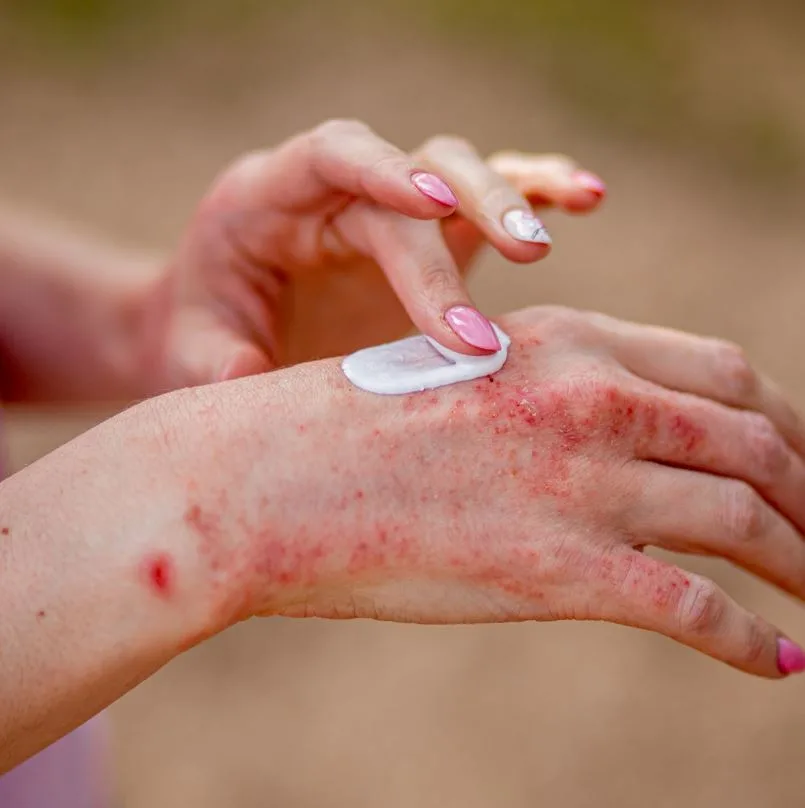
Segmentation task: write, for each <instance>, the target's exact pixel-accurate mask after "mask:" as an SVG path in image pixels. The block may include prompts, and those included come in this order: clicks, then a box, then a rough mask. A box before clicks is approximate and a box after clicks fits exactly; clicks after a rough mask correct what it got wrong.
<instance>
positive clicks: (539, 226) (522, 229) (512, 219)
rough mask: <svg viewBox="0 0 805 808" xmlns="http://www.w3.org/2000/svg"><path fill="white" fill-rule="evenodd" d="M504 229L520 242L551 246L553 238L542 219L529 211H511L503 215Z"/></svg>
mask: <svg viewBox="0 0 805 808" xmlns="http://www.w3.org/2000/svg"><path fill="white" fill-rule="evenodd" d="M502 221H503V229H504V230H505V231H506V232H507V233H508V234H509V235H510V236H511V237H512V238H516V239H517V240H518V241H528V242H530V243H531V244H550V243H551V237H550V236H549V235H548V231H547V230H546V229H545V225H544V224H543V223H542V221H541V220H540V219H538V218H537V217H536V216H534V214H533V213H530V212H529V211H527V210H510V211H509V212H508V213H504V214H503V219H502Z"/></svg>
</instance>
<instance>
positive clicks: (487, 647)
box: [0, 0, 805, 808]
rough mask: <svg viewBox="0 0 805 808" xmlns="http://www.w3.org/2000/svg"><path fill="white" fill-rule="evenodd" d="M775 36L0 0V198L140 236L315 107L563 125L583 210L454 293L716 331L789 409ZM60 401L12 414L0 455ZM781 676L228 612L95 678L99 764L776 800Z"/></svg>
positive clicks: (583, 794)
mask: <svg viewBox="0 0 805 808" xmlns="http://www.w3.org/2000/svg"><path fill="white" fill-rule="evenodd" d="M804 33H805V4H803V3H802V2H801V0H790V2H786V1H785V0H766V2H765V3H763V4H758V3H756V2H753V3H750V2H745V1H744V0H723V1H722V2H717V1H716V0H687V1H686V0H677V2H674V3H670V2H666V3H660V2H646V1H645V0H643V1H642V2H641V0H510V2H508V3H505V4H504V3H500V2H498V0H462V1H461V2H459V0H409V2H402V0H400V1H399V2H383V0H375V1H374V2H370V0H366V2H361V0H344V2H340V1H339V0H331V2H329V3H324V2H314V0H297V1H296V2H294V0H284V1H283V2H270V0H262V2H261V1H260V0H251V1H249V0H218V2H213V0H173V1H172V2H170V1H169V0H116V1H115V0H29V1H28V2H26V1H25V0H16V1H15V0H0V195H2V196H3V197H5V198H7V199H8V200H11V201H18V202H19V203H20V204H24V205H25V206H27V207H32V208H34V209H41V210H42V211H44V212H46V213H52V214H56V215H58V216H61V217H63V218H66V219H68V220H73V221H76V222H79V223H82V224H89V225H91V226H94V227H96V228H97V229H100V230H102V231H106V232H108V233H110V234H112V235H114V236H116V237H117V238H119V239H120V241H121V242H125V243H130V244H133V245H142V246H152V247H157V248H164V249H165V250H168V249H170V247H171V245H172V244H173V243H174V242H175V240H176V238H177V236H178V233H179V231H180V229H181V227H182V226H183V223H184V221H185V220H186V218H187V217H188V215H189V213H190V212H191V210H192V208H193V206H194V204H195V202H196V200H197V199H198V197H199V196H200V194H201V193H202V192H203V190H204V189H205V187H206V186H207V185H208V184H209V182H210V181H211V179H212V177H213V175H214V174H215V173H217V171H218V170H219V169H220V168H221V167H222V166H223V165H224V164H225V163H227V162H228V161H230V160H231V159H232V158H233V157H234V156H235V155H237V154H238V153H239V152H241V151H243V150H245V149H251V148H254V147H256V146H260V145H264V144H273V143H276V142H277V141H279V140H280V139H282V138H285V137H286V136H288V135H291V134H293V133H295V132H297V131H299V130H300V129H302V128H305V127H309V126H311V125H313V124H315V123H317V122H319V121H322V120H324V119H326V118H328V117H357V118H361V119H364V120H366V121H367V122H369V123H370V124H371V125H372V126H374V127H375V128H376V129H377V130H378V131H379V132H380V133H381V134H382V135H384V136H386V137H387V138H389V139H391V140H393V141H395V142H396V143H398V144H400V145H402V146H404V147H410V148H413V147H414V146H415V145H416V144H417V143H418V142H419V141H421V140H422V139H424V138H425V137H427V136H428V135H430V134H433V133H436V132H453V133H459V134H462V135H464V136H466V137H468V138H470V139H472V140H473V141H474V142H475V143H476V145H477V146H478V148H479V149H480V150H482V151H492V150H496V149H500V148H518V149H524V150H530V151H563V152H567V153H570V154H572V155H573V156H574V157H576V158H577V159H579V161H581V162H582V163H583V164H584V165H585V166H587V167H589V168H590V169H592V170H594V171H596V172H598V173H600V174H601V175H602V176H603V177H604V178H605V179H606V180H607V182H608V184H609V188H610V199H609V201H608V203H607V205H606V206H605V209H604V210H603V212H602V213H601V214H600V215H596V216H594V217H592V218H590V219H588V220H585V219H578V218H577V219H569V218H560V217H553V216H550V215H548V216H547V217H546V218H547V220H548V224H549V227H550V228H551V232H552V234H553V236H554V242H555V248H554V251H553V254H552V256H551V258H550V259H549V260H548V261H546V262H544V263H543V264H540V265H539V266H537V267H535V268H527V269H524V268H522V267H511V266H507V265H505V264H504V263H503V262H502V261H501V260H500V259H498V258H497V257H495V256H493V255H487V256H485V258H484V259H483V260H482V262H481V266H480V271H479V273H478V275H477V278H476V280H475V291H476V294H477V298H478V300H479V301H480V303H481V304H482V306H483V307H484V308H485V309H486V310H487V311H488V312H489V313H491V314H496V313H500V312H503V311H505V310H508V309H511V308H518V307H521V306H523V305H526V304H531V303H540V302H560V303H565V304H568V305H571V306H578V307H586V308H592V309H597V310H601V311H605V312H607V313H610V314H613V315H616V316H620V317H626V318H630V319H635V320H640V321H650V322H657V323H662V324H665V325H671V326H674V327H678V328H684V329H687V330H692V331H696V332H701V333H706V334H714V335H719V336H722V337H727V338H730V339H733V340H737V341H738V342H740V343H742V344H744V345H745V346H746V347H747V349H748V351H749V353H750V355H751V356H752V357H753V358H754V359H755V361H756V363H757V365H758V366H759V367H761V368H762V369H763V370H765V371H766V372H768V373H769V374H771V375H772V376H774V377H775V378H776V379H778V380H779V381H780V382H781V383H782V384H783V385H784V386H786V387H787V388H788V389H789V390H790V392H791V394H792V396H793V397H794V399H795V400H796V401H797V402H798V403H799V404H800V405H802V406H804V407H805V368H804V367H803V364H802V361H801V355H802V354H801V350H802V345H803V339H804V338H805V320H804V319H803V316H802V308H803V305H805V267H803V258H802V256H803V253H804V252H805V230H804V229H803V220H804V217H805V190H804V189H805V95H804V94H803V82H804V81H805V49H803V48H802V40H803V34H804ZM0 294H2V290H0ZM88 421H89V419H88V418H87V417H86V416H76V415H75V414H72V415H69V414H65V415H59V416H58V417H56V416H54V415H52V414H50V415H43V414H41V413H18V414H17V415H16V416H15V418H14V423H13V432H12V451H13V457H14V461H15V462H16V464H17V465H20V464H23V463H27V462H30V461H31V460H33V459H34V458H36V457H37V456H38V455H40V454H42V453H44V452H46V451H48V450H49V449H51V448H52V447H54V446H55V445H57V444H58V443H59V442H61V441H64V440H66V439H68V438H69V437H70V436H71V435H72V434H74V433H76V432H77V431H79V430H81V429H83V428H84V427H85V426H86V425H87V423H88ZM686 562H687V560H686ZM690 566H692V567H694V568H696V569H699V570H703V571H705V572H706V573H707V574H709V575H712V576H713V577H714V578H715V579H716V580H717V581H718V582H719V583H721V584H722V585H723V586H725V587H726V588H727V589H728V590H729V591H730V592H731V593H732V594H733V595H734V596H735V597H736V598H738V599H739V600H740V601H742V602H743V603H744V604H745V605H746V606H747V607H749V608H750V609H753V610H757V611H759V612H761V613H762V614H764V615H765V616H766V617H768V618H769V619H770V620H772V621H774V622H776V623H777V624H778V625H780V626H781V627H782V628H783V629H784V630H786V631H788V632H789V633H790V634H791V635H792V636H793V637H794V638H798V639H799V640H805V610H803V609H802V608H801V607H797V606H795V605H794V604H792V603H791V602H789V601H787V600H786V599H785V598H783V597H782V596H780V595H777V594H776V593H774V592H772V591H771V590H769V589H768V588H766V587H763V586H761V585H759V584H758V583H756V582H754V581H753V580H751V579H750V578H749V577H747V576H744V575H743V574H740V573H738V572H736V571H734V570H731V569H729V568H728V567H726V566H725V565H721V564H715V563H712V564H710V563H708V562H698V561H694V562H690ZM803 688H805V682H803V681H797V680H796V678H794V679H792V680H790V681H786V682H772V683H769V682H765V681H760V680H755V679H752V678H750V677H748V676H745V675H743V674H740V673H737V672H735V671H732V670H730V669H727V668H726V667H722V666H720V665H717V664H716V663H714V662H711V661H709V660H708V659H706V658H704V657H701V656H698V655H696V654H694V653H693V652H690V651H688V650H686V649H684V648H681V647H678V646H676V645H673V644H672V643H670V642H669V641H666V640H664V639H662V638H659V637H655V636H653V635H648V634H643V633H640V632H637V631H629V630H625V629H620V628H617V627H612V626H606V625H595V624H589V625H588V624H551V625H525V626H513V627H494V628H484V627H480V628H444V629H443V628H421V627H404V626H393V625H374V624H371V623H352V624H343V625H339V624H334V623H333V624H327V623H316V622H313V621H310V622H307V621H305V622H293V621H285V620H264V621H262V622H256V621H254V622H252V623H251V624H247V625H243V626H240V627H238V628H237V629H235V630H232V631H230V632H229V633H227V634H226V635H224V636H221V637H219V638H217V639H216V640H214V641H212V642H210V643H207V644H206V645H204V646H203V647H201V648H198V649H195V650H194V651H192V652H190V653H188V654H186V655H185V656H184V657H182V658H181V659H179V660H177V661H176V662H175V663H173V664H171V665H170V666H168V667H167V668H166V669H165V670H163V671H162V672H161V673H160V674H158V675H157V676H155V677H154V678H153V679H152V680H150V681H149V682H147V683H146V684H144V685H143V686H141V687H140V688H138V689H137V690H136V691H135V692H134V693H132V694H130V695H129V696H127V697H126V698H124V699H123V700H122V701H121V702H120V703H119V704H117V705H115V707H114V708H113V709H112V710H111V715H112V720H113V724H114V725H113V729H114V753H115V766H116V777H117V781H118V784H119V793H120V798H121V805H123V806H126V808H162V807H163V806H165V808H167V807H168V806H170V807H171V808H175V806H193V807H194V808H207V807H208V806H209V808H212V807H213V806H216V807H217V806H228V808H252V807H253V806H254V807H255V808H257V806H282V807H283V808H314V806H315V808H331V807H333V808H335V806H379V805H382V806H384V807H385V808H397V807H398V806H399V808H403V806H405V808H410V807H411V806H422V807H423V808H430V807H431V806H434V807H435V806H439V807H440V808H441V807H442V806H444V807H445V808H449V807H451V806H461V808H476V806H477V807H478V808H480V807H481V806H485V807H486V806H510V807H511V808H521V807H522V808H526V806H529V807H531V806H537V805H539V806H560V807H561V808H588V807H589V808H609V806H612V807H613V808H616V807H617V808H629V807H630V806H635V807H637V806H643V805H652V806H654V807H655V808H665V807H666V806H667V807H668V808H670V807H671V806H674V807H676V806H687V807H688V808H699V806H701V808H704V807H705V806H707V808H712V806H730V808H749V807H750V806H751V807H752V808H757V807H758V806H763V807H764V808H774V807H775V806H781V807H782V806H786V808H790V807H791V806H794V805H804V804H805V768H804V767H803V765H802V759H803V755H804V754H805V698H803V696H805V689H803Z"/></svg>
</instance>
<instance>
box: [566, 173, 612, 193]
mask: <svg viewBox="0 0 805 808" xmlns="http://www.w3.org/2000/svg"><path fill="white" fill-rule="evenodd" d="M573 179H574V181H575V182H576V184H577V185H580V186H581V187H582V188H584V190H585V191H592V192H593V193H594V194H595V195H596V196H604V194H605V193H606V192H607V186H606V185H604V181H603V180H602V179H601V178H600V177H597V176H596V175H595V174H593V173H591V172H590V171H577V172H576V173H575V174H574V175H573Z"/></svg>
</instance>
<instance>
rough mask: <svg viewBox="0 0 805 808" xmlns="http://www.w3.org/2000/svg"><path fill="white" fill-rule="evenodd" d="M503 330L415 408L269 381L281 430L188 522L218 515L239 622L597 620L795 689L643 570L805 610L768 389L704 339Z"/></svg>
mask: <svg viewBox="0 0 805 808" xmlns="http://www.w3.org/2000/svg"><path fill="white" fill-rule="evenodd" d="M501 325H502V327H503V328H504V330H505V331H507V332H508V333H509V335H510V336H511V337H512V340H513V344H512V348H511V349H510V355H509V360H508V362H507V364H506V366H505V367H504V369H503V370H502V371H501V372H500V373H499V374H497V375H496V376H495V377H494V378H483V379H481V380H479V381H475V382H471V383H464V384H456V385H454V386H449V387H442V388H440V389H437V390H435V391H432V392H425V393H420V394H414V395H411V396H401V397H384V396H375V395H371V394H367V393H364V392H362V391H360V390H357V389H354V388H352V387H351V386H350V385H349V384H348V383H347V382H346V380H345V379H344V378H343V376H342V374H341V373H340V370H339V369H338V368H337V366H336V365H335V364H334V363H333V362H331V361H330V362H323V363H318V364H313V365H307V366H301V367H299V368H296V369H292V370H290V371H287V373H290V374H295V373H296V374H302V378H301V379H300V378H297V381H296V382H295V383H293V384H291V385H290V386H289V387H288V391H289V392H290V391H291V390H293V391H294V395H295V396H297V397H298V398H297V406H296V411H297V412H298V413H299V415H297V416H295V419H296V422H295V424H294V426H293V427H292V428H291V429H288V430H286V431H285V432H284V433H282V434H279V431H278V430H275V431H273V432H272V431H271V430H270V429H264V430H259V429H257V430H254V432H252V433H251V437H250V438H249V440H250V441H251V443H252V445H251V446H247V443H248V440H244V445H243V447H242V448H241V447H238V448H236V450H235V451H234V452H233V453H232V455H231V456H232V457H237V461H235V462H236V463H237V465H238V468H239V469H240V476H239V477H238V478H237V479H236V480H235V481H233V480H230V481H229V482H228V483H227V482H226V481H225V478H223V477H222V476H221V475H220V474H217V475H216V477H215V479H216V480H217V481H218V482H219V483H220V484H221V485H222V486H223V487H221V488H220V489H216V488H215V487H213V488H211V489H210V490H209V491H208V492H207V494H206V495H204V497H203V498H202V499H199V500H198V501H199V503H201V504H200V505H198V506H197V507H196V510H195V511H194V514H195V516H194V520H193V521H195V523H196V525H197V526H198V527H199V528H200V529H201V530H202V533H204V532H205V527H204V526H206V532H207V533H209V531H210V529H211V528H210V526H211V525H215V524H216V522H215V517H214V516H213V515H212V514H210V513H207V512H205V508H204V504H203V503H204V501H205V499H206V501H212V502H217V503H223V502H226V504H227V513H228V516H227V523H228V524H231V525H232V526H235V527H236V532H238V531H239V532H241V534H242V535H243V536H244V537H245V541H246V545H245V546H247V547H248V550H247V551H246V553H245V555H244V554H240V555H239V556H238V558H239V563H238V570H239V572H238V575H237V576H236V578H237V580H238V581H239V583H238V591H239V592H241V593H242V594H243V597H244V598H245V600H244V601H243V603H242V606H243V608H244V611H243V613H242V614H241V615H240V616H242V617H244V616H248V615H251V614H254V613H259V614H285V615H295V616H320V617H335V618H340V617H372V618H379V619H384V620H395V621H406V622H411V621H412V622H420V623H479V622H503V621H521V620H559V619H593V620H607V621H612V622H616V623H622V624H626V625H630V626H635V627H639V628H644V629H650V630H653V631H657V632H660V633H662V634H665V635H667V636H668V637H671V638H673V639H675V640H678V641H679V642H682V643H684V644H686V645H689V646H691V647H693V648H696V649H698V650H700V651H702V652H704V653H706V654H709V655H711V656H713V657H715V658H717V659H720V660H723V661H725V662H727V663H729V664H731V665H734V666H735V667H737V668H740V669H742V670H745V671H748V672H750V673H754V674H759V675H761V676H767V677H779V676H781V675H783V674H784V673H786V672H793V671H794V670H795V669H796V668H798V667H799V666H800V664H801V663H802V659H800V658H799V657H798V653H799V652H798V650H797V648H796V646H794V645H793V643H790V641H788V640H785V639H784V638H783V637H782V635H781V633H780V632H779V631H778V630H777V629H775V628H774V627H773V626H771V625H769V624H768V623H766V622H765V621H764V620H763V619H761V618H760V617H758V616H756V615H754V614H751V613H750V612H748V611H747V610H746V609H744V608H742V607H741V606H740V605H738V604H737V603H736V602H735V601H733V600H732V599H731V598H730V597H729V596H728V595H727V594H726V593H725V592H724V591H722V590H721V589H720V588H719V587H718V586H717V585H716V584H715V583H714V582H713V581H711V580H709V579H707V578H705V577H702V576H700V575H696V574H693V573H689V572H687V571H685V570H683V569H681V568H679V567H677V566H675V565H674V564H671V563H667V562H665V561H661V560H658V559H656V558H653V557H651V556H649V555H646V554H645V553H644V552H643V548H644V546H646V545H652V546H657V547H662V548H665V549H668V550H673V551H678V552H682V553H693V554H708V555H718V556H721V557H723V558H726V559H729V560H731V561H733V562H735V563H736V564H738V565H740V566H742V567H744V568H746V569H748V570H751V571H753V572H755V573H757V574H758V575H760V576H762V577H763V578H765V579H766V580H768V581H770V582H772V583H774V584H776V585H777V586H780V587H782V588H783V589H785V590H787V591H788V592H790V593H792V594H794V595H796V596H797V597H799V598H803V597H805V543H804V542H803V536H802V533H803V531H805V496H803V494H805V461H804V460H803V456H804V455H805V431H803V427H802V424H801V423H800V421H799V419H798V418H797V416H796V415H795V414H794V412H793V411H792V410H791V408H790V407H789V406H788V405H787V404H786V403H785V401H784V400H783V399H782V397H781V396H780V394H779V393H778V392H777V391H776V389H775V388H774V387H773V386H772V385H771V384H770V383H769V382H768V381H766V380H765V379H763V378H762V377H760V376H758V375H756V374H755V373H754V372H753V371H752V370H751V368H750V367H749V366H748V365H747V363H746V360H745V359H744V356H743V354H742V353H741V352H740V351H739V349H737V348H736V347H734V346H732V345H731V344H728V343H724V342H721V341H718V340H714V339H702V338H697V337H693V336H689V335H686V334H682V333H678V332H674V331H669V330H665V329H660V328H654V327H647V326H639V325H634V324H629V323H625V322H619V321H617V320H614V319H610V318H608V317H605V316H602V315H596V314H587V313H580V312H574V311H569V310H563V309H557V308H552V307H544V308H533V309H529V310H526V311H523V312H520V313H518V314H515V315H512V316H508V317H506V318H504V319H503V320H502V321H501ZM271 376H274V374H271ZM262 378H263V379H267V378H271V377H262ZM289 381H290V378H289ZM260 384H265V382H264V381H263V382H261V380H260V379H259V378H257V379H251V380H248V379H247V380H242V381H239V382H234V383H230V385H224V386H219V387H217V388H207V389H208V390H218V391H223V390H224V389H232V390H235V389H238V388H240V387H241V386H244V385H245V386H246V387H247V388H249V389H251V388H255V389H256V388H257V386H258V385H260ZM202 389H203V388H202ZM244 389H245V388H244ZM249 398H250V399H253V398H254V395H253V394H250V395H249ZM304 402H309V404H305V403H304ZM219 403H220V402H219ZM227 406H228V405H227ZM223 411H224V412H225V411H226V408H225V409H224V410H223ZM265 416H266V413H265V412H263V413H262V417H265ZM252 426H253V421H252ZM261 432H263V433H264V434H265V435H266V438H265V439H263V438H261V437H260V433H261ZM245 437H246V436H244V438H245ZM236 446H237V444H236ZM289 457H292V458H293V460H292V461H289V460H288V458H289ZM279 463H282V467H281V477H282V481H281V482H280V483H279V485H278V486H277V487H276V488H275V490H269V489H267V488H265V481H266V480H267V479H270V476H271V475H272V474H273V475H276V474H277V473H278V469H277V466H278V464H279ZM255 485H257V486H258V490H257V493H255V488H254V486H255ZM261 485H262V486H264V488H263V489H262V490H260V489H259V486H261ZM250 491H251V492H252V493H249V492H250ZM202 494H203V492H202V491H199V492H198V496H199V497H202ZM217 529H218V531H219V533H220V532H221V528H220V524H219V526H218V528H217Z"/></svg>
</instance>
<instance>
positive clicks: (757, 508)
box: [721, 481, 768, 543]
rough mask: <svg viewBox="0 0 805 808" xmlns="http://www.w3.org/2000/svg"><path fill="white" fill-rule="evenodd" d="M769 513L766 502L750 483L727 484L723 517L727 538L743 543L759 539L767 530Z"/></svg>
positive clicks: (722, 511) (722, 509)
mask: <svg viewBox="0 0 805 808" xmlns="http://www.w3.org/2000/svg"><path fill="white" fill-rule="evenodd" d="M767 515H768V510H767V506H766V504H765V503H764V502H763V500H762V499H761V498H760V496H758V494H757V492H756V491H755V490H754V489H753V488H752V487H751V486H750V485H749V484H748V483H744V482H739V481H736V482H734V483H727V484H725V486H724V501H723V503H722V506H721V519H722V522H723V530H724V534H725V536H726V537H727V539H731V540H733V541H738V542H741V543H744V542H751V541H755V540H757V539H758V538H760V537H761V536H763V534H764V533H765V531H766V528H767Z"/></svg>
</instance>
